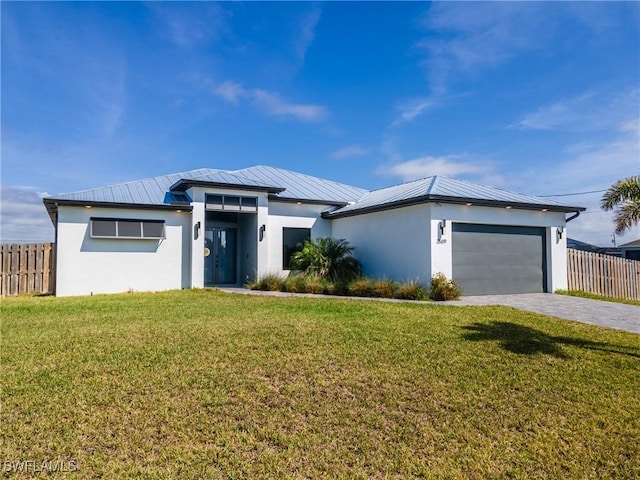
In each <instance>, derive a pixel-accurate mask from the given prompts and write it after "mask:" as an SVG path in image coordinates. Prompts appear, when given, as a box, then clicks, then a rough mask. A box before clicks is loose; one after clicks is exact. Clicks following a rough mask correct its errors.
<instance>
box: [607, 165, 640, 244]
mask: <svg viewBox="0 0 640 480" xmlns="http://www.w3.org/2000/svg"><path fill="white" fill-rule="evenodd" d="M600 207H602V209H603V210H605V211H606V212H608V211H610V210H613V209H616V213H615V216H614V222H615V224H616V233H617V234H622V233H624V232H625V231H626V230H630V229H631V228H632V227H633V226H634V225H637V224H638V222H640V176H635V177H629V178H625V179H623V180H619V181H617V182H616V183H614V184H613V185H611V187H609V190H607V191H606V193H605V194H604V195H603V196H602V201H601V202H600Z"/></svg>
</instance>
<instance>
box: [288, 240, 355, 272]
mask: <svg viewBox="0 0 640 480" xmlns="http://www.w3.org/2000/svg"><path fill="white" fill-rule="evenodd" d="M354 250H355V247H352V246H351V245H349V242H347V241H346V240H344V239H340V240H338V239H335V238H330V237H324V238H318V239H317V240H316V241H314V242H311V241H309V240H305V242H304V245H303V247H302V250H300V251H299V252H296V253H294V254H293V255H292V256H291V267H292V268H293V269H294V270H300V271H302V272H304V273H308V274H311V275H318V276H320V277H322V278H326V279H328V280H331V281H333V282H338V281H349V280H352V279H354V278H356V277H357V276H358V275H360V268H361V264H360V262H359V261H358V260H356V258H355V257H354V256H353V255H351V254H352V253H353V251H354Z"/></svg>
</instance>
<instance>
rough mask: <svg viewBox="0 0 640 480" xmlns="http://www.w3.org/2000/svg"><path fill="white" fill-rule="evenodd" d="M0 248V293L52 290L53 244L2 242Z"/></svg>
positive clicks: (53, 278) (13, 293) (49, 291)
mask: <svg viewBox="0 0 640 480" xmlns="http://www.w3.org/2000/svg"><path fill="white" fill-rule="evenodd" d="M0 247H1V249H0V273H1V277H2V278H1V281H0V296H2V297H6V296H12V295H22V294H25V293H53V291H54V281H55V270H54V265H55V263H54V258H53V256H54V251H55V249H54V244H53V243H22V244H4V245H0Z"/></svg>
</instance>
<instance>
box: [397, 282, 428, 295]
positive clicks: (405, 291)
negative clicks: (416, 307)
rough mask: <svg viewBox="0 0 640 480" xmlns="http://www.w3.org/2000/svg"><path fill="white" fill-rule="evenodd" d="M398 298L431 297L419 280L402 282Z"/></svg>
mask: <svg viewBox="0 0 640 480" xmlns="http://www.w3.org/2000/svg"><path fill="white" fill-rule="evenodd" d="M396 298H400V299H402V300H426V299H427V298H429V296H428V295H427V291H426V289H425V288H424V287H423V286H422V285H420V284H419V283H417V282H414V281H411V282H407V283H402V284H400V285H399V286H398V290H397V291H396Z"/></svg>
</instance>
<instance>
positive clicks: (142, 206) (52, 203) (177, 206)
mask: <svg viewBox="0 0 640 480" xmlns="http://www.w3.org/2000/svg"><path fill="white" fill-rule="evenodd" d="M42 203H44V206H45V207H46V209H47V212H48V213H49V217H50V218H51V221H52V222H53V223H54V225H55V216H56V214H57V211H58V207H59V206H68V207H105V208H122V209H129V210H163V211H174V212H175V211H178V210H182V211H186V212H190V211H191V210H192V209H193V207H192V206H191V205H189V204H184V203H174V204H167V205H164V204H147V203H118V202H95V201H87V200H65V199H57V198H43V199H42Z"/></svg>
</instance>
